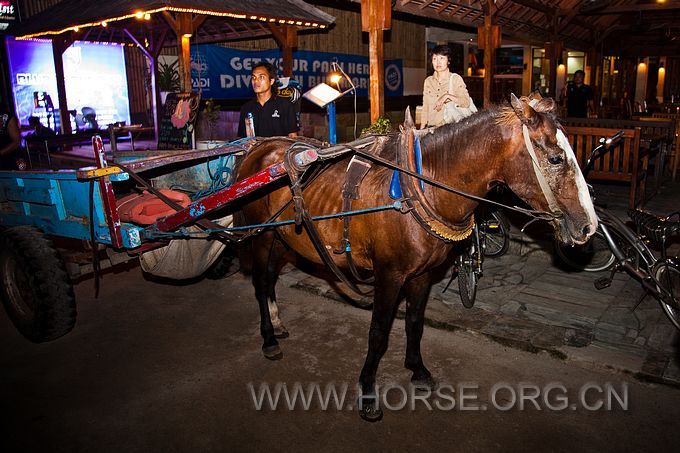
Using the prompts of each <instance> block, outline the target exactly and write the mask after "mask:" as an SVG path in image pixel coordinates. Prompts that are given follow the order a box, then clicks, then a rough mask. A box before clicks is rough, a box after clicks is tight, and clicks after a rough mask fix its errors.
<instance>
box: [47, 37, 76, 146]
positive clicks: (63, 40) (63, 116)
mask: <svg viewBox="0 0 680 453" xmlns="http://www.w3.org/2000/svg"><path fill="white" fill-rule="evenodd" d="M74 41H75V39H74V38H73V35H72V34H70V35H66V36H64V35H60V36H55V37H54V38H52V55H53V57H54V72H55V76H56V78H57V98H58V102H59V120H60V122H61V134H62V135H70V134H71V133H72V132H73V131H72V130H71V117H70V115H69V112H68V102H67V100H66V83H65V81H64V59H63V56H64V52H65V51H66V49H68V48H69V47H70V46H71V44H73V42H74Z"/></svg>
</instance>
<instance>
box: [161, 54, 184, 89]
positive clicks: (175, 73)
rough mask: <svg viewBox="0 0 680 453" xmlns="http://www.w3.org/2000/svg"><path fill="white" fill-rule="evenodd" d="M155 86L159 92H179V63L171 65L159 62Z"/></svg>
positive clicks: (175, 62)
mask: <svg viewBox="0 0 680 453" xmlns="http://www.w3.org/2000/svg"><path fill="white" fill-rule="evenodd" d="M156 85H157V86H158V90H159V91H170V92H177V91H179V62H178V61H177V60H176V61H174V62H173V63H172V64H166V63H163V62H160V63H159V64H158V80H156Z"/></svg>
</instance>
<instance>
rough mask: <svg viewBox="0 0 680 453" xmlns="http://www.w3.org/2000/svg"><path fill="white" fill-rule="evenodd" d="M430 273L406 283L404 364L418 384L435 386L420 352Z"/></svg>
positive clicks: (429, 286) (412, 380) (414, 381)
mask: <svg viewBox="0 0 680 453" xmlns="http://www.w3.org/2000/svg"><path fill="white" fill-rule="evenodd" d="M431 283H432V281H431V277H430V273H429V272H427V273H425V274H423V275H419V276H418V277H416V278H414V279H412V280H409V281H408V282H406V284H405V285H404V292H405V295H406V320H405V325H406V359H405V360H404V366H405V367H406V368H407V369H409V370H411V371H413V376H412V377H411V382H412V383H413V384H414V385H416V386H425V387H429V388H431V389H432V388H434V386H435V381H434V379H433V378H432V374H431V373H430V371H429V370H428V369H427V368H426V367H425V365H424V364H423V357H422V355H421V354H420V341H421V339H422V337H423V325H424V323H425V307H426V306H427V299H428V298H429V296H430V288H431Z"/></svg>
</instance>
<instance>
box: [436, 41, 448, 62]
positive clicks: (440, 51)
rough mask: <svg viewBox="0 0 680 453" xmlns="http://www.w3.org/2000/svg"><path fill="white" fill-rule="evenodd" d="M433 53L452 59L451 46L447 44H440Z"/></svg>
mask: <svg viewBox="0 0 680 453" xmlns="http://www.w3.org/2000/svg"><path fill="white" fill-rule="evenodd" d="M432 55H443V56H445V57H446V58H448V59H449V60H450V59H451V48H450V47H449V46H447V45H445V44H442V45H439V46H437V47H435V48H434V49H432Z"/></svg>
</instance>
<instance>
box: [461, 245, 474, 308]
mask: <svg viewBox="0 0 680 453" xmlns="http://www.w3.org/2000/svg"><path fill="white" fill-rule="evenodd" d="M477 246H478V241H477V238H476V237H475V232H473V233H472V236H471V241H470V246H469V248H468V250H467V251H466V253H465V254H464V255H461V256H460V257H458V293H459V295H460V301H461V302H462V303H463V306H464V307H465V308H472V307H473V306H474V305H475V298H476V297H477V274H476V273H475V267H474V265H473V264H472V262H473V261H474V258H473V257H474V255H475V254H476V253H477V251H476V247H477Z"/></svg>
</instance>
